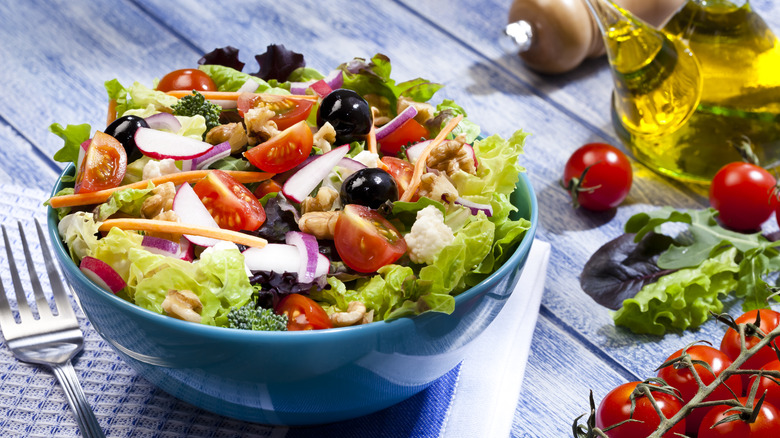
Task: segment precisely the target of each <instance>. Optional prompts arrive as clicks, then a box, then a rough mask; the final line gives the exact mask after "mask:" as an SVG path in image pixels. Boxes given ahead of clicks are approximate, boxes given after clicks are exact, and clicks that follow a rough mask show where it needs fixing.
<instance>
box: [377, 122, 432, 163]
mask: <svg viewBox="0 0 780 438" xmlns="http://www.w3.org/2000/svg"><path fill="white" fill-rule="evenodd" d="M429 135H430V134H429V133H428V130H427V129H425V126H423V125H421V124H420V123H419V122H418V121H417V120H414V119H409V120H407V121H405V122H403V123H402V124H401V126H399V127H398V128H397V129H396V130H395V131H393V132H391V133H390V134H388V135H387V136H386V137H385V138H383V139H382V140H379V150H381V151H382V152H383V153H385V154H392V155H396V154H398V152H400V151H401V147H402V146H405V145H407V144H409V143H417V142H418V141H420V140H421V139H426V138H428V136H429Z"/></svg>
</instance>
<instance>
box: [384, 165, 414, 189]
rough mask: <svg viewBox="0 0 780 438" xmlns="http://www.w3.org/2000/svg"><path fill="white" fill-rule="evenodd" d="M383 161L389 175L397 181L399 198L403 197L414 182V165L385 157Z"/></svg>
mask: <svg viewBox="0 0 780 438" xmlns="http://www.w3.org/2000/svg"><path fill="white" fill-rule="evenodd" d="M381 161H382V162H383V163H385V165H386V166H387V173H389V174H390V175H392V176H393V179H395V185H396V186H398V197H399V198H400V197H401V196H403V194H404V192H405V191H406V188H407V187H409V183H410V182H411V181H412V174H414V166H412V163H410V162H408V161H406V160H402V159H400V158H395V157H390V156H387V155H386V156H384V157H382V159H381Z"/></svg>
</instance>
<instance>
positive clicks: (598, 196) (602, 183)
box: [562, 143, 633, 211]
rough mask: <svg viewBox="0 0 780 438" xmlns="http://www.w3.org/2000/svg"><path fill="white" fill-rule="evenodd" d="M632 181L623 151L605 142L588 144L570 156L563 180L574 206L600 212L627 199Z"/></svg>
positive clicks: (629, 166) (629, 165)
mask: <svg viewBox="0 0 780 438" xmlns="http://www.w3.org/2000/svg"><path fill="white" fill-rule="evenodd" d="M632 181H633V171H632V170H631V163H630V162H629V161H628V158H627V157H626V155H625V154H623V152H621V151H620V150H619V149H618V148H616V147H614V146H611V145H608V144H606V143H588V144H586V145H584V146H582V147H580V148H579V149H577V150H576V151H574V153H573V154H572V155H571V157H569V160H568V161H567V162H566V166H565V167H564V170H563V181H562V182H563V186H564V187H565V188H566V189H567V190H569V192H570V194H571V196H572V200H573V202H574V206H575V207H577V206H580V205H581V206H582V207H584V208H587V209H588V210H593V211H603V210H609V209H610V208H614V207H617V206H618V205H620V203H621V202H623V200H624V199H626V196H628V192H629V191H630V190H631V183H632Z"/></svg>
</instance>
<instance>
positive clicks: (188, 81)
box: [157, 68, 217, 91]
mask: <svg viewBox="0 0 780 438" xmlns="http://www.w3.org/2000/svg"><path fill="white" fill-rule="evenodd" d="M157 90H159V91H173V90H198V91H217V85H216V84H214V81H213V80H211V77H209V75H207V74H206V73H204V72H202V71H200V70H198V69H197V68H184V69H181V70H174V71H172V72H170V73H168V74H167V75H165V76H163V77H162V79H160V82H159V83H158V84H157Z"/></svg>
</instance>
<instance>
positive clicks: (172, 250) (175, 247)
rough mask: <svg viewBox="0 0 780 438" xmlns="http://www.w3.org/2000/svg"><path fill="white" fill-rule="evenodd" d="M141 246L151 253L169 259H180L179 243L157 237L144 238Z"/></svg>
mask: <svg viewBox="0 0 780 438" xmlns="http://www.w3.org/2000/svg"><path fill="white" fill-rule="evenodd" d="M141 246H143V247H144V249H146V250H147V251H149V252H152V253H155V254H160V255H164V256H168V257H178V255H179V249H180V248H179V244H178V243H176V242H171V241H170V240H168V239H163V238H162V237H155V236H144V238H143V240H141Z"/></svg>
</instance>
